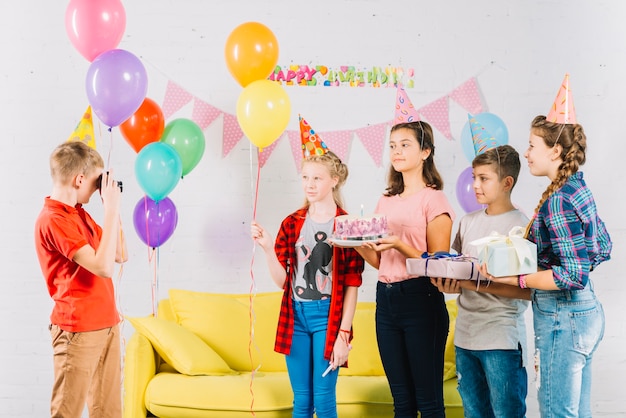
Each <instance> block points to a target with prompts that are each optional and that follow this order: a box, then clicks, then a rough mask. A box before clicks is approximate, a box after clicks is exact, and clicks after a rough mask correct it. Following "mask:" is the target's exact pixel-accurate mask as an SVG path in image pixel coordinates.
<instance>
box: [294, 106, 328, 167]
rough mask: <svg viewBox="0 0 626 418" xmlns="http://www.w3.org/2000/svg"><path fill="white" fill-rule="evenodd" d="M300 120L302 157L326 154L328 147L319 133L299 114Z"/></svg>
mask: <svg viewBox="0 0 626 418" xmlns="http://www.w3.org/2000/svg"><path fill="white" fill-rule="evenodd" d="M298 119H299V120H300V139H301V140H302V157H303V158H306V157H308V156H310V155H324V154H326V153H327V152H328V147H327V146H326V144H325V143H324V141H322V138H320V136H319V134H318V133H317V132H315V130H314V129H313V128H311V125H309V123H308V122H307V121H306V120H304V118H303V117H302V116H300V115H298Z"/></svg>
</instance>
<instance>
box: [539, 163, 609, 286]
mask: <svg viewBox="0 0 626 418" xmlns="http://www.w3.org/2000/svg"><path fill="white" fill-rule="evenodd" d="M528 239H529V240H530V241H533V242H534V243H536V244H537V266H538V267H539V269H543V270H548V269H552V274H553V275H554V282H555V283H556V285H557V286H558V287H559V288H561V289H583V288H584V287H585V286H586V284H587V281H588V280H589V272H590V271H592V270H593V269H594V268H596V267H597V266H598V265H599V264H600V263H602V262H603V261H606V260H608V259H610V258H611V248H612V247H613V244H612V243H611V237H610V236H609V233H608V232H607V230H606V227H605V226H604V222H602V220H601V219H600V217H599V216H598V212H597V210H596V204H595V201H594V200H593V196H592V194H591V190H589V188H588V187H587V185H586V184H585V181H584V180H583V174H582V173H581V172H578V173H575V174H573V175H572V176H571V177H570V178H569V179H567V181H566V182H565V184H564V185H563V187H561V188H560V189H559V190H557V191H556V192H554V193H553V194H552V195H551V196H550V197H549V198H548V199H547V200H546V201H545V202H544V203H543V205H542V206H541V208H540V209H539V212H538V213H537V214H536V215H535V217H534V219H533V223H532V226H531V228H530V231H529V235H528Z"/></svg>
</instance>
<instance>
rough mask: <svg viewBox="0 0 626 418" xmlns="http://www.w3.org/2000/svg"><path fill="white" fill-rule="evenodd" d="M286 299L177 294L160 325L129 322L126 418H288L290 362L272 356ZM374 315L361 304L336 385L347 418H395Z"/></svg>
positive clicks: (455, 403)
mask: <svg viewBox="0 0 626 418" xmlns="http://www.w3.org/2000/svg"><path fill="white" fill-rule="evenodd" d="M280 299H281V293H280V292H271V293H260V294H256V295H248V294H235V295H232V294H215V293H203V292H195V291H189V290H178V289H172V290H170V291H169V299H164V300H162V301H160V303H159V307H158V313H157V317H156V318H155V317H153V316H149V317H143V318H127V320H128V321H129V322H130V323H131V324H132V325H133V327H134V328H135V330H136V332H135V333H134V334H133V335H132V337H131V338H130V339H129V341H128V343H127V345H126V355H125V358H124V414H123V416H124V418H138V417H142V418H143V417H146V416H148V417H150V416H157V417H161V418H210V417H216V418H231V417H250V416H256V417H259V418H263V417H272V418H274V417H290V416H291V408H292V402H293V397H292V393H291V387H290V384H289V378H288V376H287V371H286V366H285V360H284V356H283V355H281V354H278V353H276V352H274V351H273V348H274V336H275V332H276V323H277V319H278V311H279V308H280ZM251 302H252V304H251ZM447 306H448V311H449V312H450V334H449V336H448V344H447V347H446V366H445V376H444V378H445V382H444V397H445V404H446V416H447V417H452V418H455V417H459V418H460V417H462V416H463V408H462V405H461V398H460V396H459V393H458V392H457V388H456V386H457V382H456V370H455V365H454V346H453V343H452V341H453V331H454V323H455V318H456V304H455V302H454V301H448V302H447ZM374 312H375V303H374V302H359V303H358V306H357V311H356V314H355V318H354V324H353V327H354V340H353V341H352V345H353V347H354V348H353V350H352V351H351V352H350V358H349V367H347V368H342V369H341V371H340V373H339V380H338V383H337V409H338V414H339V416H340V417H342V418H346V417H355V418H356V417H358V418H363V417H392V416H393V402H392V397H391V393H390V391H389V386H388V384H387V379H386V377H385V373H384V371H383V367H382V364H381V361H380V357H379V355H378V348H377V345H376V332H375V324H374ZM251 324H252V326H250V325H251Z"/></svg>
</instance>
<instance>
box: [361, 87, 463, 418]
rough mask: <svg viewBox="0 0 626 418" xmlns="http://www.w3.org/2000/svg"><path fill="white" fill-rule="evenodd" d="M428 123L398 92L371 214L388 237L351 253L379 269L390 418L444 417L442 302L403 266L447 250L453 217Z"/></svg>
mask: <svg viewBox="0 0 626 418" xmlns="http://www.w3.org/2000/svg"><path fill="white" fill-rule="evenodd" d="M433 141H434V138H433V131H432V128H431V127H430V125H429V124H427V123H425V122H421V121H419V116H418V114H417V111H416V110H415V109H414V108H413V105H412V104H411V102H410V100H409V98H408V96H407V95H406V92H405V91H404V89H402V88H401V87H399V88H398V91H397V97H396V114H395V119H394V126H393V127H392V128H391V135H390V139H389V147H390V155H391V168H390V170H389V178H388V187H387V190H386V192H385V194H384V195H383V196H382V197H381V198H380V200H379V201H378V205H377V207H376V210H375V212H376V213H378V214H382V215H385V217H386V219H387V227H388V229H389V235H388V236H386V237H384V238H381V239H379V240H377V241H376V242H368V243H364V244H363V246H361V247H358V248H357V251H359V253H360V254H361V255H362V256H363V258H364V259H365V260H366V261H367V262H368V263H369V264H370V265H372V266H373V267H375V268H377V269H378V284H377V288H376V334H377V338H378V349H379V351H380V356H381V359H382V363H383V366H384V369H385V374H386V375H387V380H388V381H389V386H390V389H391V394H392V395H393V402H394V411H395V412H394V413H395V417H397V418H399V417H412V418H414V417H416V416H417V413H418V411H419V413H420V414H421V417H422V418H428V417H436V418H444V417H445V412H444V403H443V365H444V349H445V345H446V339H447V336H448V326H449V318H448V311H447V309H446V306H445V300H444V296H443V295H442V294H441V293H440V292H439V291H438V290H437V288H436V287H435V286H433V284H432V283H431V282H430V279H429V278H427V277H410V276H409V275H408V274H407V271H406V259H407V258H414V257H420V256H421V255H422V253H424V252H425V251H427V252H436V251H445V252H448V251H449V250H450V235H451V232H452V223H453V220H454V211H453V210H452V207H451V206H450V204H449V202H448V200H447V198H446V196H445V194H444V193H443V191H442V188H443V181H442V179H441V176H440V175H439V172H438V171H437V168H436V167H435V161H434V156H435V145H434V142H433Z"/></svg>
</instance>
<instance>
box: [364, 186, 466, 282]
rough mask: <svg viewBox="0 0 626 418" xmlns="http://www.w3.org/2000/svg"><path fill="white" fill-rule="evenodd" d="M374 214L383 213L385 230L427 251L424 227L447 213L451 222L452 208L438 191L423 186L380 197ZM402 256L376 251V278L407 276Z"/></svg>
mask: <svg viewBox="0 0 626 418" xmlns="http://www.w3.org/2000/svg"><path fill="white" fill-rule="evenodd" d="M376 213H380V214H383V215H386V216H387V222H388V226H389V232H390V233H392V234H394V235H397V236H399V237H400V239H401V240H402V241H404V242H406V243H407V244H408V245H410V246H412V247H413V248H417V249H418V250H420V251H427V246H426V227H427V225H428V223H429V222H430V221H432V220H433V219H435V218H436V217H437V216H439V215H441V214H444V213H447V214H448V215H449V216H450V218H451V219H452V221H454V216H455V215H454V211H453V210H452V206H450V203H449V202H448V199H447V198H446V195H445V194H444V193H443V191H441V190H435V189H431V188H430V187H426V188H424V189H422V190H420V191H419V192H417V193H414V194H413V195H411V196H407V197H400V196H399V195H395V196H383V197H381V198H380V200H379V201H378V205H377V206H376ZM408 278H409V276H408V275H407V273H406V257H405V256H404V255H403V254H402V253H400V251H397V250H395V249H391V250H386V251H382V252H381V253H380V265H379V267H378V280H380V281H381V282H384V283H393V282H400V281H402V280H406V279H408Z"/></svg>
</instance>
